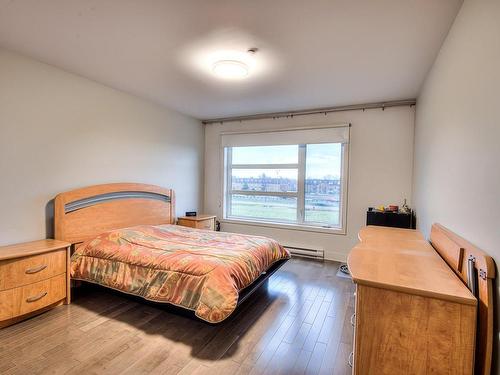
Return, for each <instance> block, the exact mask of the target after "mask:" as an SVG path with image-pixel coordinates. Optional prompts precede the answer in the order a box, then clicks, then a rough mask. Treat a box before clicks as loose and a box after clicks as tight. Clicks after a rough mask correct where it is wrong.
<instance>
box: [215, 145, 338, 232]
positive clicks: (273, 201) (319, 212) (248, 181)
mask: <svg viewBox="0 0 500 375" xmlns="http://www.w3.org/2000/svg"><path fill="white" fill-rule="evenodd" d="M344 151H345V150H344V148H343V145H342V143H317V144H301V145H286V146H281V145H280V146H249V147H227V148H225V152H226V154H225V155H226V156H227V158H226V165H225V178H226V180H225V181H227V186H225V189H226V193H225V197H224V207H225V211H224V212H225V218H229V219H230V218H235V219H243V220H249V221H251V220H252V219H254V220H256V221H267V222H271V223H272V222H276V223H283V222H286V223H296V224H299V225H300V224H303V225H307V226H318V227H319V226H321V227H325V226H327V227H334V228H341V227H342V224H343V223H342V217H343V216H342V210H343V209H344V205H343V204H342V202H341V200H342V199H343V193H344V192H343V191H342V189H343V183H342V181H343V176H342V173H343V167H342V166H343V163H345V162H346V161H345V160H343V157H345V156H344V155H347V154H346V153H345V152H344ZM301 178H302V180H301Z"/></svg>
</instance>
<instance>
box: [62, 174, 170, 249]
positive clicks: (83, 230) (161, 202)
mask: <svg viewBox="0 0 500 375" xmlns="http://www.w3.org/2000/svg"><path fill="white" fill-rule="evenodd" d="M174 216H175V209H174V192H173V190H171V189H165V188H162V187H160V186H155V185H146V184H136V183H117V184H105V185H94V186H89V187H85V188H81V189H77V190H72V191H68V192H66V193H61V194H59V195H57V196H56V198H55V204H54V222H55V238H56V239H58V240H63V241H67V242H71V243H72V244H77V243H80V242H83V241H85V240H87V239H89V238H91V237H94V236H96V235H98V234H99V233H102V232H106V231H109V230H113V229H119V228H126V227H130V226H134V225H141V224H148V225H160V224H173V222H174Z"/></svg>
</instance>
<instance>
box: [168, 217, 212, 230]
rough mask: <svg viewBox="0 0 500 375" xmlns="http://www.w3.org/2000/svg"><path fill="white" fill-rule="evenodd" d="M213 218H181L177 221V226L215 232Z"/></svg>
mask: <svg viewBox="0 0 500 375" xmlns="http://www.w3.org/2000/svg"><path fill="white" fill-rule="evenodd" d="M215 218H216V216H213V215H198V216H182V217H179V218H178V219H177V225H182V226H184V227H191V228H197V229H207V230H215Z"/></svg>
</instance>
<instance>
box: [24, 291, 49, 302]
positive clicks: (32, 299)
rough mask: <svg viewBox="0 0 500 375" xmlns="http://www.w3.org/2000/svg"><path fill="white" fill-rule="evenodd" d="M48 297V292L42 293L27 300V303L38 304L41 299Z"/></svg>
mask: <svg viewBox="0 0 500 375" xmlns="http://www.w3.org/2000/svg"><path fill="white" fill-rule="evenodd" d="M46 295H47V292H42V293H40V294H37V295H36V296H33V297H29V298H26V302H28V303H31V302H36V301H38V300H39V299H42V298H43V297H45V296H46Z"/></svg>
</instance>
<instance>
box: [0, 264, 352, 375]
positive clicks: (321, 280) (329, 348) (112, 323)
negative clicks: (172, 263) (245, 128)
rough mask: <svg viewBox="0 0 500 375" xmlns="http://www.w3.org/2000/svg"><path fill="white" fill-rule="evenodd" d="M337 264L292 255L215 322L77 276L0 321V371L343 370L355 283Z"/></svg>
mask: <svg viewBox="0 0 500 375" xmlns="http://www.w3.org/2000/svg"><path fill="white" fill-rule="evenodd" d="M337 268H338V263H336V262H318V261H312V260H305V259H300V258H297V259H292V260H291V261H289V262H288V263H287V264H285V265H284V266H283V267H282V268H281V269H280V270H279V271H278V272H276V273H275V274H274V275H273V276H272V277H271V278H270V279H269V280H268V281H267V283H266V285H264V286H263V287H262V288H260V289H259V290H258V291H256V292H255V293H254V294H253V295H252V296H250V298H249V299H248V300H247V301H245V303H243V304H242V305H241V306H240V307H239V308H238V309H237V310H236V311H235V313H234V314H233V315H232V316H231V317H229V318H228V319H227V320H226V321H224V322H223V323H221V324H217V325H211V324H207V323H205V322H203V321H201V320H199V319H196V318H194V317H193V314H190V313H186V312H183V311H181V310H180V309H178V308H175V307H169V306H164V305H159V304H154V303H149V302H146V301H142V300H140V299H138V298H133V297H130V296H128V295H125V294H121V293H118V292H116V291H112V290H109V289H105V288H101V287H97V286H93V285H89V284H85V283H84V284H83V286H82V287H79V288H75V289H74V294H73V297H74V298H73V301H72V304H71V305H68V306H65V305H63V306H59V307H57V308H55V309H53V310H50V311H48V312H46V313H44V314H41V315H39V316H36V317H33V318H31V319H29V320H26V321H24V322H20V323H18V324H16V325H13V326H10V327H6V328H4V329H2V330H0V373H2V374H22V375H26V374H127V375H137V374H139V375H141V374H171V375H174V374H175V375H179V374H188V375H210V374H214V375H233V374H237V375H250V374H252V375H256V374H259V375H260V374H266V375H268V374H269V375H271V374H273V375H274V374H277V375H280V374H283V375H285V374H287V375H288V374H291V375H300V374H329V375H331V374H335V375H346V374H349V373H350V372H351V369H350V367H349V366H348V365H347V359H348V357H349V353H350V352H351V351H352V338H353V331H352V326H351V324H350V317H351V315H352V314H353V312H354V297H353V291H354V285H353V284H352V282H351V281H350V280H349V279H346V278H339V277H337V276H336V272H337Z"/></svg>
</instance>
